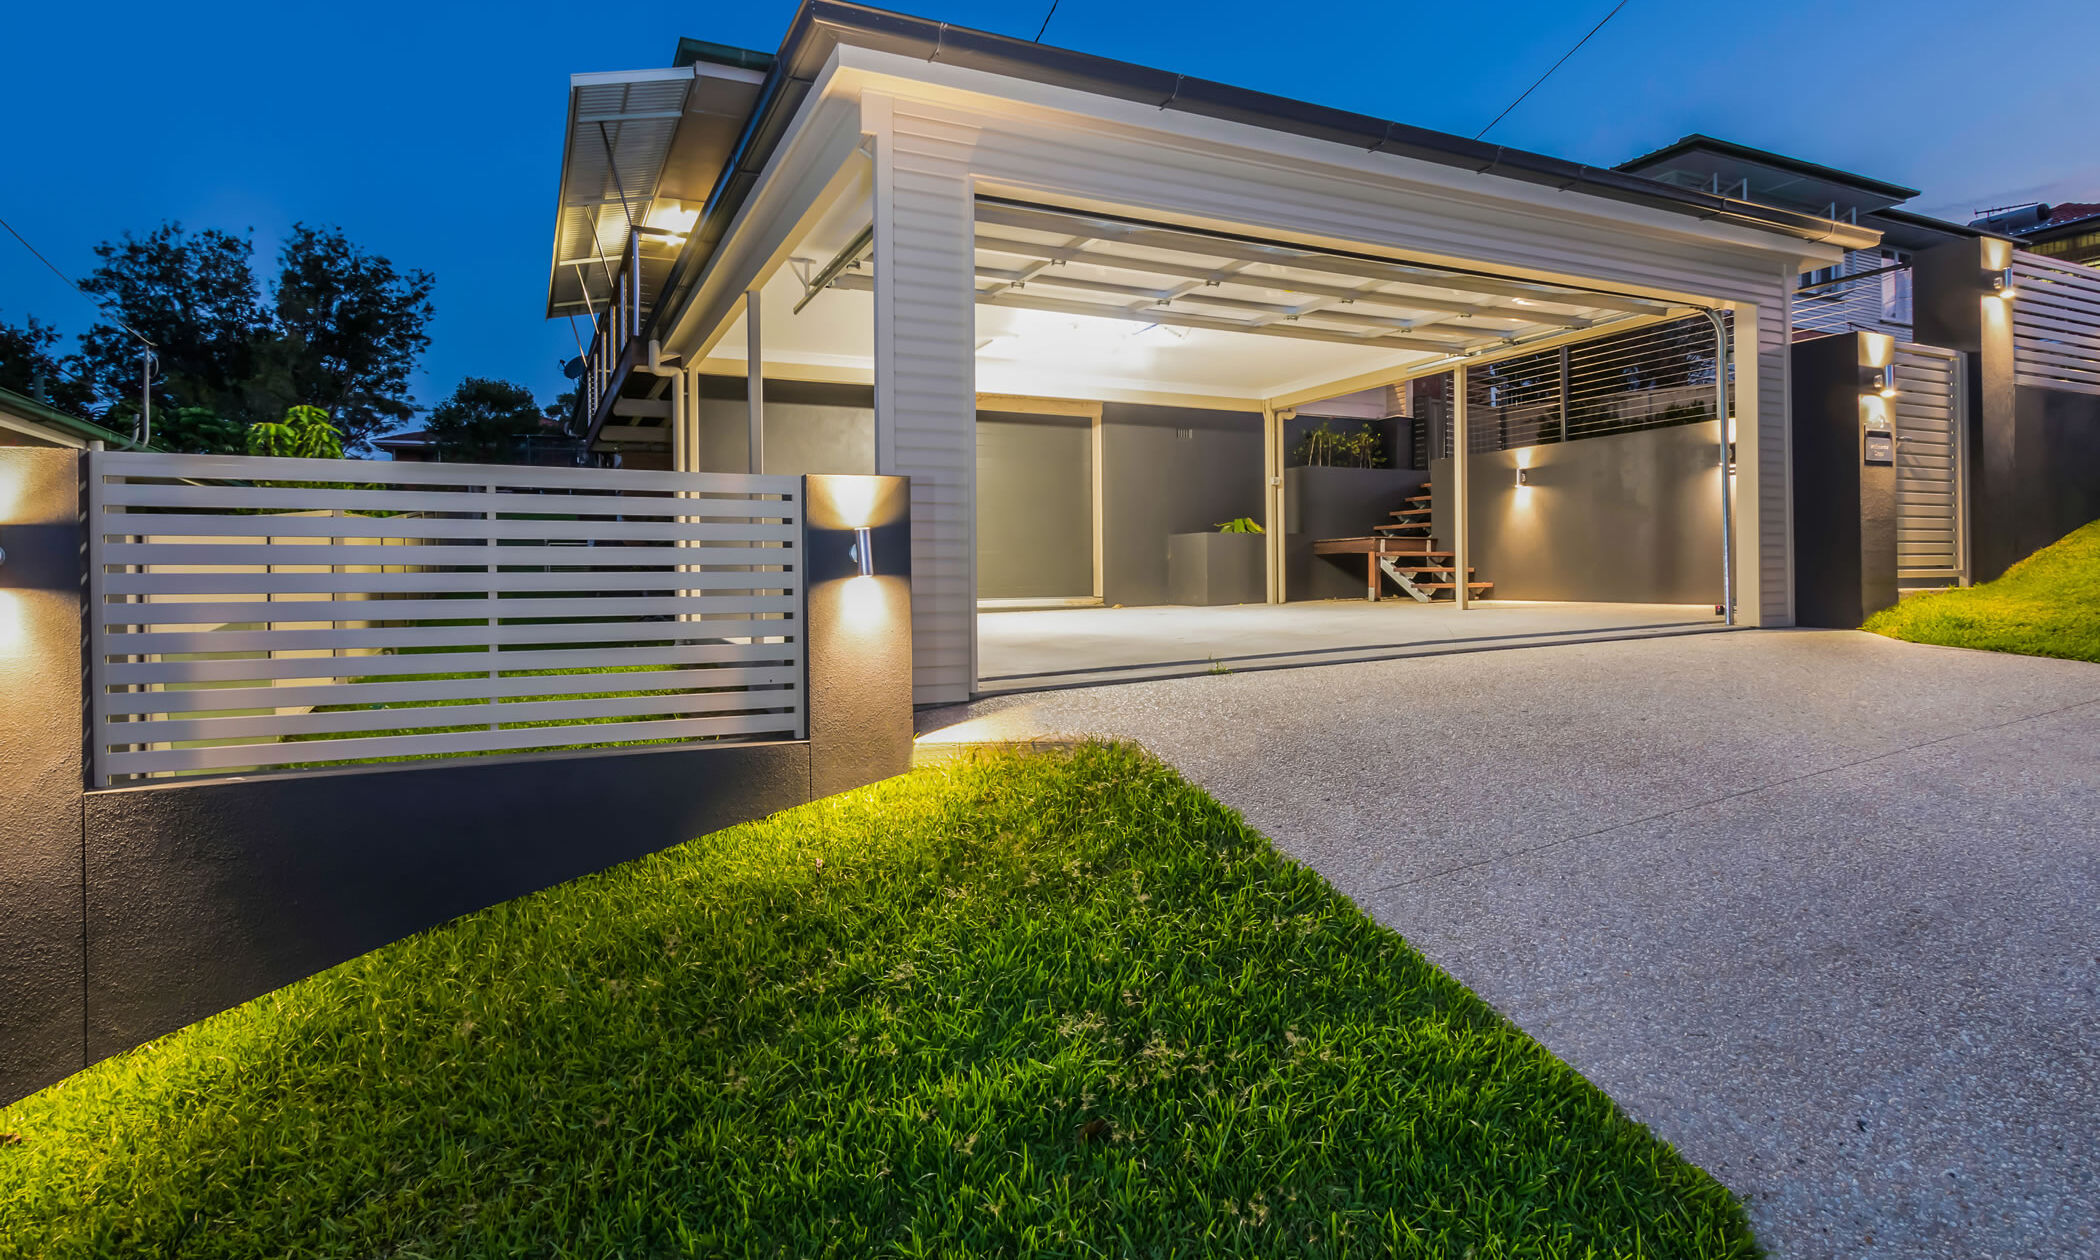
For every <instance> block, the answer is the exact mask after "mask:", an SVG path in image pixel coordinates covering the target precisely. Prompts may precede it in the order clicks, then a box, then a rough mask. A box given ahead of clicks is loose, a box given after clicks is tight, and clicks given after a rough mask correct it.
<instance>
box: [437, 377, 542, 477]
mask: <svg viewBox="0 0 2100 1260" xmlns="http://www.w3.org/2000/svg"><path fill="white" fill-rule="evenodd" d="M543 423H544V417H543V415H542V413H541V411H540V405H539V404H538V403H537V402H534V401H533V398H532V391H531V390H529V389H527V388H525V387H524V386H523V385H514V384H512V383H511V382H509V381H501V380H492V379H490V378H487V377H481V376H470V377H468V378H466V379H465V380H463V381H461V382H460V383H459V388H458V389H455V390H453V391H452V397H450V398H448V399H446V400H445V401H444V402H441V403H439V404H438V405H437V407H436V408H435V409H434V410H433V411H432V412H431V413H430V426H429V427H430V436H431V438H432V439H433V440H434V441H435V442H436V443H437V448H438V457H439V458H440V459H443V460H447V461H453V462H465V463H475V462H481V463H489V462H500V461H502V460H506V459H509V458H510V457H511V455H512V454H513V452H515V451H516V450H517V448H518V446H519V445H520V444H521V443H522V442H524V441H525V440H526V439H527V438H531V437H537V436H538V435H539V434H540V433H541V432H542V424H543Z"/></svg>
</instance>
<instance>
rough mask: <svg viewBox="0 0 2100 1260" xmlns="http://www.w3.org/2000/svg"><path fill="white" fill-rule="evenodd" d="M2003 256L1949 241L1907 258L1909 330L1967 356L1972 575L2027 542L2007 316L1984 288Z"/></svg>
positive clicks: (1984, 246) (2005, 251)
mask: <svg viewBox="0 0 2100 1260" xmlns="http://www.w3.org/2000/svg"><path fill="white" fill-rule="evenodd" d="M2011 257H2012V246H2011V245H2010V244H2008V243H2006V242H2004V241H1985V240H1973V241H1953V242H1950V243H1948V244H1946V245H1939V246H1935V247H1934V248H1932V249H1928V250H1925V251H1923V252H1921V253H1920V254H1918V256H1917V259H1916V261H1915V263H1914V264H1913V272H1914V275H1913V279H1912V304H1913V311H1914V324H1913V330H1912V335H1913V336H1915V337H1916V338H1917V339H1918V340H1919V341H1920V342H1922V343H1923V344H1925V345H1928V346H1940V347H1943V348H1945V349H1948V350H1957V351H1960V352H1961V354H1962V357H1963V358H1964V359H1965V360H1966V361H1967V362H1966V367H1967V376H1968V398H1967V404H1968V409H1969V426H1968V449H1967V450H1966V452H1965V454H1966V455H1967V456H1968V478H1969V486H1968V500H1967V504H1966V506H1967V508H1968V514H1969V517H1968V519H1969V569H1970V572H1971V574H1972V576H1973V577H1974V579H1975V580H1976V581H1978V582H1988V581H1990V580H1991V579H1992V578H1994V577H1997V576H1998V575H1999V574H2001V573H2003V572H2005V570H2006V568H2007V567H2008V566H2010V565H2011V564H2012V563H2013V561H2015V560H2018V559H2019V558H2020V557H2022V556H2024V555H2026V554H2027V552H2028V551H2030V550H2032V549H2033V548H2032V547H2026V546H2023V545H2022V541H2021V537H2020V535H2021V528H2020V520H2021V517H2022V515H2023V513H2024V511H2025V504H2024V502H2023V497H2024V496H2023V492H2022V490H2021V487H2020V455H2021V452H2020V450H2019V444H2018V442H2017V441H2016V436H2017V434H2018V431H2019V416H2018V411H2017V407H2016V405H2015V404H2016V399H2015V391H2014V386H2013V341H2012V320H2011V318H2010V317H2009V312H2007V311H2006V309H2005V303H2004V302H2003V301H2001V300H1999V299H1997V298H1992V297H1987V296H1986V294H1987V293H1988V292H1989V288H1988V284H1987V282H1988V279H1989V277H1990V275H1991V273H1992V272H1993V271H1995V270H1996V269H1997V267H2002V266H2004V265H2006V264H2007V263H2009V262H2010V260H2011ZM1993 263H1996V264H1997V266H1993ZM2031 462H2032V461H2030V463H2031Z"/></svg>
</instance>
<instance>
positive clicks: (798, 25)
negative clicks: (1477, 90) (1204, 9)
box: [641, 0, 1843, 342]
mask: <svg viewBox="0 0 2100 1260" xmlns="http://www.w3.org/2000/svg"><path fill="white" fill-rule="evenodd" d="M840 44H851V45H853V46H855V47H862V48H871V49H875V50H878V51H882V52H890V53H897V54H899V55H902V56H907V57H915V58H917V59H919V60H922V61H928V62H939V63H941V64H943V65H953V66H961V67H964V68H967V69H972V70H981V71H986V72H988V73H992V74H998V75H1003V76H1005V77H1008V78H1016V79H1023V80H1027V81H1029V82H1034V83H1041V84H1047V85H1051V86H1056V87H1067V88H1074V89H1077V90H1079V91H1082V92H1087V93H1091V94H1093V95H1096V96H1105V97H1109V98H1112V99H1116V100H1124V101H1134V102H1137V103H1139V104H1144V105H1150V106H1153V107H1155V108H1158V109H1163V110H1166V109H1171V110H1176V111H1179V112H1182V113H1188V114H1195V115H1198V116H1200V117H1205V118H1215V119H1219V120H1221V121H1225V122H1235V123H1243V124H1247V125H1250V126H1255V127H1261V128H1264V129H1266V130H1269V131H1279V132H1283V133H1286V134H1289V135H1296V136H1303V137H1306V138H1308V139H1313V140H1325V141H1329V142H1331V143H1335V144H1344V145H1350V146H1352V147H1355V148H1358V149H1362V150H1364V151H1365V152H1369V153H1391V154H1394V155H1396V156H1399V157H1406V158H1414V159H1417V160H1420V161H1425V162H1434V163H1437V164H1438V165H1442V166H1450V167H1456V168H1458V169H1460V170H1467V171H1472V172H1474V173H1475V174H1481V175H1497V176H1501V177H1503V178H1505V179H1516V180H1521V181H1523V182H1525V183H1530V184H1537V185H1542V186H1545V187H1548V188H1553V189H1556V190H1560V191H1573V192H1580V193H1585V194H1587V195H1590V196H1596V197H1603V198H1606V199H1608V200H1612V201H1619V202H1624V203H1628V204H1633V205H1642V206H1648V207H1653V208H1659V209H1663V210H1668V211H1671V212H1674V213H1678V214H1686V215H1690V216H1692V217H1694V218H1697V219H1700V220H1702V221H1706V222H1716V221H1718V222H1723V223H1730V224H1739V225H1744V226H1749V227H1753V228H1756V229H1759V230H1762V231H1768V232H1770V231H1776V232H1779V233H1782V234H1784V235H1787V236H1792V237H1795V238H1797V239H1799V240H1804V241H1814V242H1818V243H1820V242H1824V241H1828V240H1829V239H1830V238H1831V237H1832V236H1834V235H1836V234H1837V233H1838V232H1840V231H1841V230H1842V228H1843V225H1841V224H1838V223H1836V222H1834V221H1832V220H1829V219H1825V218H1822V217H1820V216H1817V215H1812V214H1805V213H1801V212H1799V211H1794V210H1784V209H1780V208H1777V207H1773V206H1763V205H1758V204H1756V203H1754V202H1747V201H1738V200H1735V199H1734V198H1730V197H1722V196H1719V195H1716V194H1713V193H1707V192H1700V191H1698V190H1696V189H1688V188H1677V187H1675V186H1673V185H1669V184H1664V183H1661V182H1659V181H1657V180H1652V179H1648V178H1646V177H1645V176H1640V175H1629V174H1627V173H1625V172H1623V171H1616V170H1612V169H1610V168H1608V167H1596V166H1584V165H1581V164H1579V163H1575V162H1568V161H1565V160H1563V159H1560V158H1554V157H1547V156H1546V155H1544V154H1540V153H1531V152H1527V151H1525V150H1522V149H1511V148H1507V147H1505V146H1503V145H1497V144H1485V143H1483V142H1481V141H1478V140H1469V139H1466V138H1465V137H1463V136H1454V135H1450V134H1447V133H1445V132H1440V131H1431V130H1429V129H1427V128H1424V127H1414V126H1410V125H1408V124H1406V123H1400V122H1392V121H1388V120H1386V119H1380V118H1373V117H1371V116H1370V115H1368V114H1357V113H1352V112H1350V111H1348V110H1341V109H1331V108H1329V107H1327V106H1324V105H1313V104H1309V103H1307V102H1304V101H1296V100H1291V99H1290V98H1288V97H1282V96H1275V95H1272V94H1270V93H1266V92H1255V91H1250V90H1248V89H1245V88H1236V87H1231V86H1229V85H1227V84H1223V83H1216V82H1213V81H1211V80H1208V79H1196V78H1190V77H1189V76H1187V75H1183V74H1175V73H1172V72H1171V71H1165V70H1154V69H1151V68H1149V67H1146V66H1139V65H1134V64H1132V63H1130V62H1126V61H1116V60H1114V59H1112V58H1108V57H1097V56H1094V55H1092V54H1090V53H1081V52H1074V51H1072V50H1070V49H1066V48H1057V47H1052V46H1050V45H1045V44H1032V43H1028V42H1027V41H1025V40H1020V39H1014V38H1011V37H1009V36H1005V35H993V34H989V33H987V32H984V31H977V30H971V29H970V28H968V27H962V26H953V25H950V24H949V23H946V22H936V21H933V20H931V19H928V18H919V17H912V16H909V15H907V14H902V13H892V12H890V11H888V10H884V9H875V8H870V7H868V6H865V5H859V4H851V3H847V2H846V0H805V2H804V4H803V5H802V7H801V9H800V10H798V11H797V12H796V14H795V18H794V20H793V21H792V22H791V23H790V24H789V25H788V31H787V35H786V37H785V38H784V39H783V40H782V41H781V45H780V51H779V53H777V54H776V55H775V58H774V62H773V68H772V69H771V71H770V72H768V74H767V76H766V80H765V84H764V86H763V87H762V88H761V89H760V91H759V97H758V101H757V103H756V104H755V105H754V106H753V107H752V112H751V118H750V120H749V121H748V122H746V123H745V125H744V130H743V132H742V134H741V135H739V136H738V138H737V143H736V147H735V149H734V150H732V151H731V153H730V157H729V161H728V162H727V163H726V164H725V165H724V167H723V171H722V174H721V176H720V177H719V178H718V179H717V180H716V181H715V187H714V190H713V191H712V192H710V193H709V194H708V198H707V205H706V208H705V209H704V210H703V211H702V212H701V216H700V221H699V222H698V223H696V224H695V225H694V227H693V230H692V232H691V233H690V235H689V237H688V239H687V241H686V245H685V248H684V249H683V250H681V251H680V252H679V257H678V261H677V262H676V263H674V264H673V265H672V268H671V272H670V274H669V275H668V276H666V277H665V280H664V286H663V289H662V290H661V295H662V296H661V297H660V298H659V300H658V301H657V303H656V307H655V309H654V310H652V311H651V312H650V313H649V318H648V320H647V321H646V322H645V324H644V325H643V328H642V332H641V340H643V341H645V342H646V341H647V340H648V339H650V338H651V337H660V336H662V335H663V334H664V333H665V332H666V331H668V330H669V328H671V327H672V326H673V325H674V324H675V323H676V321H677V320H678V318H680V317H681V316H682V315H683V314H684V309H685V306H686V304H687V303H688V302H689V301H690V300H691V298H692V292H693V289H694V287H695V285H696V283H697V281H698V279H699V275H700V273H701V272H702V271H703V270H705V268H706V265H707V262H708V260H709V259H710V258H712V257H713V256H714V251H715V247H716V246H717V245H718V244H720V242H721V240H722V237H723V236H725V235H726V234H727V233H728V230H729V224H730V223H731V221H732V220H734V219H735V217H736V214H737V212H738V211H739V210H741V209H742V208H743V205H744V202H745V200H746V199H747V198H748V197H749V196H750V194H751V190H752V188H753V187H755V186H756V185H757V183H758V178H759V175H760V174H761V173H762V172H763V171H764V169H765V165H766V163H767V161H768V160H770V159H771V157H772V155H773V151H774V149H775V148H776V147H777V146H778V144H779V143H780V140H781V137H782V136H783V135H784V134H785V133H786V131H787V128H788V126H789V124H790V123H791V122H792V120H793V118H794V116H795V112H796V110H797V109H799V108H800V107H801V105H802V102H803V100H804V99H805V98H806V97H807V96H808V95H809V91H810V88H811V86H812V85H813V84H814V83H815V81H816V78H817V76H818V75H819V74H820V73H822V71H823V68H824V65H825V63H826V62H827V61H828V60H829V59H830V56H831V53H832V50H833V49H834V48H836V47H838V46H839V45H840Z"/></svg>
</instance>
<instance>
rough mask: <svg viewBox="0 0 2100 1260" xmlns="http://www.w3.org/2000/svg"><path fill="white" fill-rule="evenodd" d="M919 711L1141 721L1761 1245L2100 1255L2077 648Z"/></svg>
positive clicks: (2099, 711) (1674, 649)
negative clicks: (1590, 1086) (1630, 1126)
mask: <svg viewBox="0 0 2100 1260" xmlns="http://www.w3.org/2000/svg"><path fill="white" fill-rule="evenodd" d="M956 723H960V725H954V724H956ZM943 727H946V728H950V729H949V730H948V731H947V732H946V733H945V735H942V734H931V735H929V736H928V738H930V739H937V738H943V737H946V738H961V739H1003V738H1014V737H1020V736H1027V735H1046V734H1105V735H1116V736H1122V737H1127V738H1133V739H1136V740H1138V741H1140V742H1142V743H1143V744H1145V745H1146V746H1148V747H1150V748H1151V749H1153V750H1154V751H1156V752H1157V753H1158V754H1160V755H1161V756H1163V757H1165V758H1166V759H1167V760H1169V761H1170V762H1172V763H1173V764H1175V765H1176V766H1178V767H1180V768H1181V769H1182V770H1183V771H1184V772H1185V773H1187V774H1188V775H1189V776H1190V777H1191V778H1193V779H1195V780H1196V781H1197V782H1199V783H1201V784H1203V785H1204V786H1205V787H1206V788H1208V789H1209V790H1210V791H1212V792H1213V793H1215V794H1216V795H1217V796H1218V797H1220V798H1221V799H1222V800H1224V801H1226V802H1227V803H1228V804H1231V805H1233V806H1235V807H1237V808H1239V809H1240V810H1241V811H1243V812H1244V813H1245V814H1246V816H1247V818H1248V820H1249V821H1250V822H1251V823H1252V824H1253V825H1254V826H1256V827H1257V828H1259V829H1260V830H1262V831H1263V832H1265V833H1266V834H1268V835H1269V836H1270V837H1272V838H1273V839H1274V840H1275V841H1276V842H1277V843H1278V844H1279V845H1281V846H1282V847H1283V848H1284V849H1285V850H1287V851H1288V852H1290V853H1292V854H1294V855H1295V856H1297V857H1298V858H1300V859H1302V860H1304V861H1306V862H1308V863H1310V864H1311V865H1312V866H1314V867H1315V868H1317V869H1318V870H1319V871H1321V872H1322V873H1323V874H1325V875H1326V876H1327V877H1328V878H1329V879H1330V880H1332V881H1333V882H1334V883H1335V884H1336V885H1337V886H1338V887H1339V888H1341V889H1342V890H1343V891H1344V892H1346V893H1347V894H1348V895H1349V896H1351V897H1352V898H1354V899H1355V900H1356V901H1357V902H1358V903H1359V904H1360V905H1362V906H1364V907H1365V908H1366V909H1367V910H1369V911H1370V912H1371V913H1373V914H1374V915H1376V916H1377V917H1378V919H1379V920H1380V921H1382V922H1384V923H1386V924H1388V925H1390V926H1392V927H1394V928H1396V929H1397V930H1399V931H1400V932H1401V933H1402V934H1404V935H1405V936H1406V937H1407V938H1408V939H1409V940H1410V941H1411V942H1412V943H1413V944H1414V945H1415V946H1417V947H1418V948H1420V949H1421V950H1422V951H1423V952H1424V953H1426V954H1428V955H1429V957H1430V958H1432V959H1434V960H1435V961H1436V962H1437V963H1439V964H1440V965H1442V966H1443V967H1445V968H1446V969H1448V970H1449V971H1451V972H1452V974H1454V975H1456V976H1457V977H1458V978H1459V979H1460V980H1462V981H1464V982H1465V983H1466V984H1467V985H1469V986H1471V987H1472V988H1473V990H1474V991H1475V992H1477V993H1479V994H1481V995H1482V996H1483V997H1485V998H1486V999H1487V1000H1488V1001H1490V1002H1492V1003H1494V1004H1495V1006H1496V1007H1498V1008H1499V1009H1501V1010H1503V1011H1504V1012H1506V1013H1507V1014H1508V1015H1509V1016H1510V1017H1511V1018H1512V1019H1514V1020H1515V1021H1516V1022H1517V1023H1518V1024H1520V1025H1521V1026H1523V1027H1524V1028H1525V1029H1526V1030H1527V1031H1529V1032H1530V1033H1531V1034H1532V1035H1534V1036H1536V1037H1537V1038H1538V1039H1539V1040H1540V1041H1542V1042H1544V1043H1545V1045H1546V1046H1547V1047H1549V1048H1550V1049H1551V1050H1552V1051H1553V1052H1554V1053H1556V1054H1558V1055H1560V1056H1561V1057H1562V1058H1564V1059H1566V1060H1567V1061H1568V1062H1569V1063H1571V1064H1573V1065H1574V1066H1575V1067H1576V1068H1578V1069H1579V1070H1581V1071H1582V1072H1583V1073H1584V1074H1585V1075H1587V1076H1588V1077H1589V1078H1590V1079H1591V1080H1593V1081H1595V1082H1596V1083H1597V1084H1598V1085H1600V1086H1601V1087H1603V1088H1604V1089H1605V1090H1606V1091H1608V1092H1609V1093H1610V1094H1611V1095H1612V1097H1613V1098H1615V1099H1617V1100H1618V1101H1619V1103H1620V1104H1621V1105H1622V1106H1624V1107H1625V1108H1626V1110H1627V1111H1628V1112H1629V1113H1630V1114H1631V1115H1633V1116H1634V1117H1635V1118H1636V1119H1638V1120H1641V1121H1643V1122H1644V1123H1646V1124H1648V1125H1650V1126H1651V1127H1652V1128H1653V1129H1654V1130H1655V1131H1656V1132H1657V1133H1658V1134H1659V1135H1661V1136H1662V1137H1663V1138H1665V1139H1667V1140H1668V1141H1670V1142H1673V1143H1675V1144H1676V1145H1677V1147H1678V1148H1679V1149H1680V1150H1682V1151H1683V1152H1684V1153H1685V1154H1686V1155H1687V1156H1688V1157H1689V1158H1691V1159H1693V1160H1694V1161H1696V1162H1698V1163H1699V1164H1700V1165H1702V1166H1703V1167H1705V1168H1707V1169H1709V1170H1710V1171H1712V1172H1713V1173H1714V1175H1715V1176H1717V1177H1719V1178H1720V1179H1721V1180H1722V1181H1723V1182H1725V1183H1726V1184H1728V1185H1729V1186H1730V1187H1732V1188H1733V1189H1735V1190H1736V1191H1737V1192H1738V1193H1739V1194H1741V1195H1742V1196H1743V1197H1744V1198H1745V1200H1746V1201H1747V1202H1748V1204H1749V1207H1750V1213H1751V1218H1752V1220H1753V1221H1754V1222H1755V1224H1756V1226H1757V1229H1758V1231H1759V1234H1760V1236H1761V1237H1762V1238H1763V1240H1764V1241H1765V1243H1766V1245H1767V1246H1768V1247H1769V1248H1771V1250H1772V1252H1773V1254H1774V1255H1775V1256H1778V1257H1821V1256H1845V1257H1880V1256H1887V1257H1915V1256H1959V1257H1978V1258H1980V1257H1997V1256H2006V1257H2010V1256H2074V1255H2076V1256H2091V1255H2100V666H2094V665H2087V664H2080V663H2075V662H2065V661H2047V660H2036V659H2029V658H2021V657H2010V656H1998V655H1991V654H1985V653H1974V652H1963V651H1957V650H1952V649H1943V648H1926V647H1917V646H1913V645H1909V644H1901V643H1895V642H1891V641H1888V640H1884V639H1880V638H1876V637H1873V636H1869V635H1863V634H1855V633H1843V632H1816V631H1770V632H1741V633H1733V634H1718V635H1699V636H1694V637H1687V638H1666V639H1652V640H1647V641H1641V642H1631V643H1604V644H1582V645H1577V646H1567V647H1546V648H1538V649H1531V650H1523V651H1507V652H1489V653H1482V654H1477V655H1469V656H1441V657H1432V658H1423V659H1414V660H1401V661H1388V662H1379V663H1373V664H1357V665H1337V666H1331V667H1326V668H1319V669H1305V670H1292V671H1285V672H1274V673H1253V674H1237V675H1227V676H1212V677H1201V678H1189V679H1179V680H1174V681H1166V682H1151V683H1140V684H1135V685H1131V686H1124V687H1101V688H1094V689H1089V690H1081V691H1064V692H1056V693H1047V694H1042V695H1035V696H1007V697H999V698H995V699H991V700H986V701H982V702H979V703H978V704H976V705H972V706H964V707H961V708H958V709H952V710H944V711H935V712H931V713H928V714H925V715H922V722H921V729H922V730H927V731H933V730H934V729H935V728H943Z"/></svg>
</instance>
